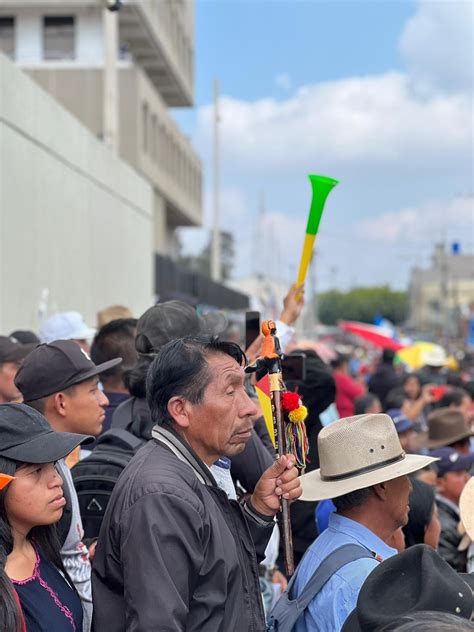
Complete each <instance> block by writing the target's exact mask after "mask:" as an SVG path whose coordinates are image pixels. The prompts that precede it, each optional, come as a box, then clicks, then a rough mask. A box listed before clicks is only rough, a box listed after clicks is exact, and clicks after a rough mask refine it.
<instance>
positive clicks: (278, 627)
mask: <svg viewBox="0 0 474 632" xmlns="http://www.w3.org/2000/svg"><path fill="white" fill-rule="evenodd" d="M361 558H372V559H374V554H373V553H372V552H371V551H369V550H368V549H366V548H364V547H363V546H361V545H359V544H344V545H343V546H341V547H339V548H338V549H335V550H334V551H332V553H330V554H329V555H328V556H327V557H326V559H324V560H323V561H322V562H321V564H320V565H319V566H318V568H317V569H316V570H315V571H314V573H313V575H312V577H311V578H310V580H309V581H308V583H307V584H306V586H305V587H304V588H303V591H302V593H301V594H300V595H299V596H298V597H296V599H292V598H291V593H292V588H293V585H294V583H295V580H296V577H297V574H298V569H297V570H296V573H295V574H294V575H293V577H292V578H291V580H290V582H289V584H288V588H287V589H286V591H285V592H284V593H283V595H282V596H281V597H280V599H279V600H278V601H277V603H276V604H275V606H274V607H273V609H272V612H271V613H270V624H269V628H268V629H269V630H271V631H275V632H277V631H279V632H290V631H291V630H292V629H293V626H294V625H295V623H296V621H297V620H298V619H299V617H300V616H301V614H302V613H303V612H304V611H305V610H306V608H307V607H308V606H309V604H310V602H311V601H312V599H314V597H315V596H316V595H317V594H318V593H319V592H320V591H321V589H322V588H323V586H324V585H325V584H326V583H327V582H328V581H329V580H330V579H331V577H332V576H333V575H334V574H335V573H337V571H338V570H339V569H341V568H342V567H343V566H345V565H346V564H350V563H351V562H355V561H357V560H359V559H361Z"/></svg>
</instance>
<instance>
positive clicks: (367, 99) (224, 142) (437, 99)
mask: <svg viewBox="0 0 474 632" xmlns="http://www.w3.org/2000/svg"><path fill="white" fill-rule="evenodd" d="M471 7H472V5H471V3H467V2H466V3H461V2H455V1H454V0H453V1H449V2H433V1H425V0H421V1H420V3H419V6H418V9H417V12H416V13H415V15H414V17H413V18H411V19H410V20H409V21H408V22H407V25H406V28H405V29H404V31H403V34H402V36H401V39H400V50H401V51H402V54H403V56H404V59H405V60H406V63H407V72H406V73H402V72H393V71H392V72H386V73H384V74H380V75H368V76H356V77H347V78H344V79H340V80H337V81H336V80H335V81H327V82H325V83H321V84H317V85H308V86H305V87H302V88H300V89H299V90H297V91H295V92H293V93H288V97H287V98H285V99H283V100H276V99H272V98H264V99H259V100H256V101H246V100H244V99H235V98H229V97H224V98H222V100H221V108H220V109H221V135H220V140H221V155H222V168H223V178H222V182H223V188H224V191H223V193H222V205H221V208H225V213H223V225H224V228H230V229H231V230H233V231H234V234H235V236H236V240H237V244H238V248H237V257H238V264H237V271H238V274H240V275H244V274H248V273H249V271H251V270H252V265H253V264H252V257H255V243H256V240H255V225H256V213H257V207H258V201H257V200H256V199H253V196H254V195H255V196H256V194H255V192H254V191H251V189H250V187H255V186H257V187H258V186H262V187H265V186H267V187H271V186H274V185H275V184H276V185H278V187H279V189H278V195H275V196H274V199H273V203H275V199H276V205H277V206H278V208H272V209H271V210H272V212H270V213H267V215H266V218H265V220H264V226H263V228H262V230H261V235H262V239H264V240H265V243H266V244H267V249H268V252H267V254H265V253H264V254H263V256H262V254H261V253H260V254H259V255H257V256H259V257H261V260H262V261H263V265H265V266H269V265H271V261H272V257H273V261H276V262H277V263H276V264H275V265H276V266H277V268H279V269H280V270H281V273H280V274H279V275H278V276H281V277H283V278H285V280H286V279H289V278H290V277H292V276H294V274H295V268H296V266H297V263H298V259H299V254H300V249H301V241H302V238H303V234H304V221H305V219H306V217H304V219H301V216H300V215H299V217H300V219H295V217H294V215H292V216H290V213H292V214H295V213H296V210H295V209H297V208H298V209H302V208H305V207H304V205H303V206H302V204H301V197H300V198H298V202H297V203H296V204H294V200H293V199H292V195H291V193H290V192H289V191H288V190H286V189H285V186H286V183H287V182H289V181H291V182H293V183H295V182H296V183H297V182H301V174H302V173H308V171H310V170H311V169H312V168H314V167H315V165H317V168H318V171H319V172H322V173H330V174H332V175H335V176H336V177H338V178H339V177H340V178H341V180H342V179H344V181H345V183H346V184H347V185H348V186H351V185H354V181H355V180H356V179H358V180H360V181H362V182H363V186H365V184H366V183H370V182H371V179H372V181H373V179H374V178H375V179H376V182H377V191H376V193H375V194H374V195H373V196H372V198H371V197H370V196H367V198H366V200H364V201H363V202H362V201H361V200H357V199H356V198H354V199H353V200H351V199H348V197H347V190H346V197H344V194H343V188H342V187H341V197H339V198H338V200H339V207H336V208H334V212H333V213H332V214H330V215H329V216H328V217H327V219H326V220H325V222H324V225H323V226H322V233H321V259H320V263H319V264H318V269H319V270H320V271H321V276H322V277H324V275H325V277H326V281H324V280H323V284H324V283H326V285H327V284H328V283H330V278H331V276H334V274H333V273H332V272H331V270H332V269H336V267H337V269H338V270H340V274H339V276H338V282H339V283H341V284H342V285H345V286H346V287H347V285H351V284H353V283H355V282H358V283H371V282H374V283H375V282H378V283H380V282H384V280H385V281H387V280H389V281H391V282H394V283H395V284H396V285H398V286H400V285H403V283H404V282H405V281H406V274H407V272H408V269H409V267H410V265H411V264H413V263H415V262H416V261H418V260H419V257H421V259H423V258H425V259H426V257H427V256H428V254H429V253H430V252H431V248H432V244H433V242H435V241H439V240H440V239H441V238H443V237H446V238H447V239H448V238H450V237H452V238H456V239H459V238H461V241H462V240H463V239H464V240H467V241H469V240H471V244H469V249H472V222H473V208H472V198H470V199H469V198H456V199H451V200H449V199H448V197H447V196H449V195H455V193H456V192H457V191H462V190H466V188H469V186H470V184H469V183H468V184H466V173H467V172H468V171H469V167H471V171H472V166H473V154H474V140H473V138H474V132H473V120H472V109H473V100H472V83H471V84H470V82H472V79H470V73H471V69H472V59H473V57H472V50H471V47H472V20H471V19H470V17H469V11H470V10H471ZM282 77H284V76H283V75H279V77H277V78H275V82H277V79H278V82H279V83H280V85H281V87H283V84H285V82H286V79H285V78H282ZM288 79H289V77H288ZM286 85H288V84H286ZM469 87H471V89H469ZM212 115H213V111H212V106H210V105H209V106H203V107H201V108H199V111H198V116H197V128H196V133H195V142H196V144H197V146H198V148H199V151H200V153H201V154H202V155H210V147H211V142H212ZM349 173H350V175H351V178H349V177H347V174H349ZM355 174H356V175H355ZM459 174H461V175H459ZM298 178H299V179H298ZM438 180H439V181H441V180H442V185H441V186H440V185H439V182H438ZM420 182H421V183H422V184H423V187H422V192H421V193H420V191H418V190H417V188H418V184H419V183H420ZM260 183H261V184H260ZM297 186H298V185H297ZM301 186H302V185H301ZM287 188H288V187H287ZM394 190H395V191H396V194H397V200H396V201H393V199H392V198H391V197H390V195H391V193H393V192H394ZM425 192H426V196H428V195H429V197H430V199H425V201H424V200H423V196H424V194H425ZM349 195H350V194H349ZM390 200H391V202H390ZM206 206H208V203H207V204H206ZM377 207H378V208H379V209H380V210H377ZM397 209H398V210H397ZM285 210H287V211H288V212H287V213H285V212H282V211H285ZM301 213H302V214H303V215H304V211H301ZM356 215H357V216H356ZM226 216H228V217H229V218H231V221H227V220H226V219H225V217H226ZM368 216H370V219H368ZM325 231H327V232H325ZM334 231H336V232H335V233H334ZM193 232H194V231H193ZM272 235H273V236H272ZM262 243H263V242H262ZM407 247H409V248H411V250H410V253H409V255H407V256H405V255H404V256H403V259H402V260H401V259H400V253H401V252H405V251H406V249H407ZM404 249H405V250H404ZM420 253H422V254H420ZM410 257H411V258H410ZM378 258H380V261H383V265H375V264H374V261H377V260H378ZM355 263H356V264H357V265H355ZM259 265H260V264H259ZM254 268H255V266H254ZM356 275H357V276H356Z"/></svg>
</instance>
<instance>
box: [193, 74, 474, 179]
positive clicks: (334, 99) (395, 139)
mask: <svg viewBox="0 0 474 632" xmlns="http://www.w3.org/2000/svg"><path fill="white" fill-rule="evenodd" d="M211 121H212V108H211V106H205V107H203V108H201V110H200V112H199V115H198V132H197V141H198V144H200V145H202V144H204V143H206V141H207V142H208V139H209V134H210V128H211ZM221 130H222V131H221V142H222V146H223V147H224V148H225V156H226V160H228V161H229V162H230V161H231V162H232V163H233V165H235V166H236V167H237V168H240V169H242V170H244V171H246V170H249V171H254V170H258V171H263V170H266V171H268V170H270V169H282V170H283V169H287V168H288V167H291V168H292V169H295V170H296V169H302V168H303V169H304V168H306V166H307V165H308V164H318V163H320V162H321V160H323V161H324V163H325V165H338V166H343V165H344V164H348V163H353V162H355V161H361V160H362V161H364V162H365V163H369V164H374V163H376V164H377V165H380V163H381V162H383V163H385V164H386V165H393V164H397V163H398V164H400V161H409V162H410V163H411V164H413V165H415V164H417V163H418V162H420V161H423V162H424V163H425V165H430V164H433V163H435V164H436V163H439V162H440V161H441V162H443V163H445V162H446V160H453V159H459V158H462V157H467V156H468V155H469V153H470V151H472V101H471V99H470V98H469V97H468V96H467V95H441V94H440V95H432V96H430V97H426V98H422V97H418V96H416V95H414V94H413V93H412V92H411V90H410V82H409V79H408V78H407V77H406V76H404V75H402V74H400V73H387V74H385V75H380V76H369V77H354V78H350V79H343V80H339V81H332V82H327V83H323V84H319V85H315V86H306V87H304V88H301V89H300V90H298V92H297V93H296V94H295V95H294V96H293V97H291V98H289V99H287V100H284V101H280V102H278V101H276V100H273V99H262V100H259V101H255V102H247V101H242V100H237V99H231V98H223V99H222V103H221Z"/></svg>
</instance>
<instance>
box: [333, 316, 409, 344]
mask: <svg viewBox="0 0 474 632" xmlns="http://www.w3.org/2000/svg"><path fill="white" fill-rule="evenodd" d="M338 327H339V328H340V329H342V330H343V331H347V332H348V333H350V334H354V335H355V336H359V338H363V339H364V340H367V342H370V343H371V344H373V345H374V347H380V348H381V349H393V350H394V351H398V350H399V349H403V348H404V346H405V345H403V344H402V343H401V342H399V341H398V340H395V339H394V338H390V336H387V334H386V333H385V331H386V330H385V329H383V328H382V327H377V326H376V325H368V324H367V323H359V322H357V321H352V320H341V321H339V323H338Z"/></svg>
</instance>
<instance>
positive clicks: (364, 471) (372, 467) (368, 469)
mask: <svg viewBox="0 0 474 632" xmlns="http://www.w3.org/2000/svg"><path fill="white" fill-rule="evenodd" d="M404 458H405V452H402V453H401V454H400V455H399V456H396V457H394V458H392V459H388V460H387V461H383V462H382V463H375V464H374V465H367V467H361V468H360V469H358V470H351V471H350V472H346V473H345V474H336V475H335V476H326V475H325V474H323V473H322V472H321V473H320V476H321V480H322V481H342V480H344V479H345V478H352V477H353V476H359V474H367V473H368V472H373V471H374V470H379V469H380V468H382V467H385V466H386V465H392V464H393V463H397V462H398V461H403V459H404Z"/></svg>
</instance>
